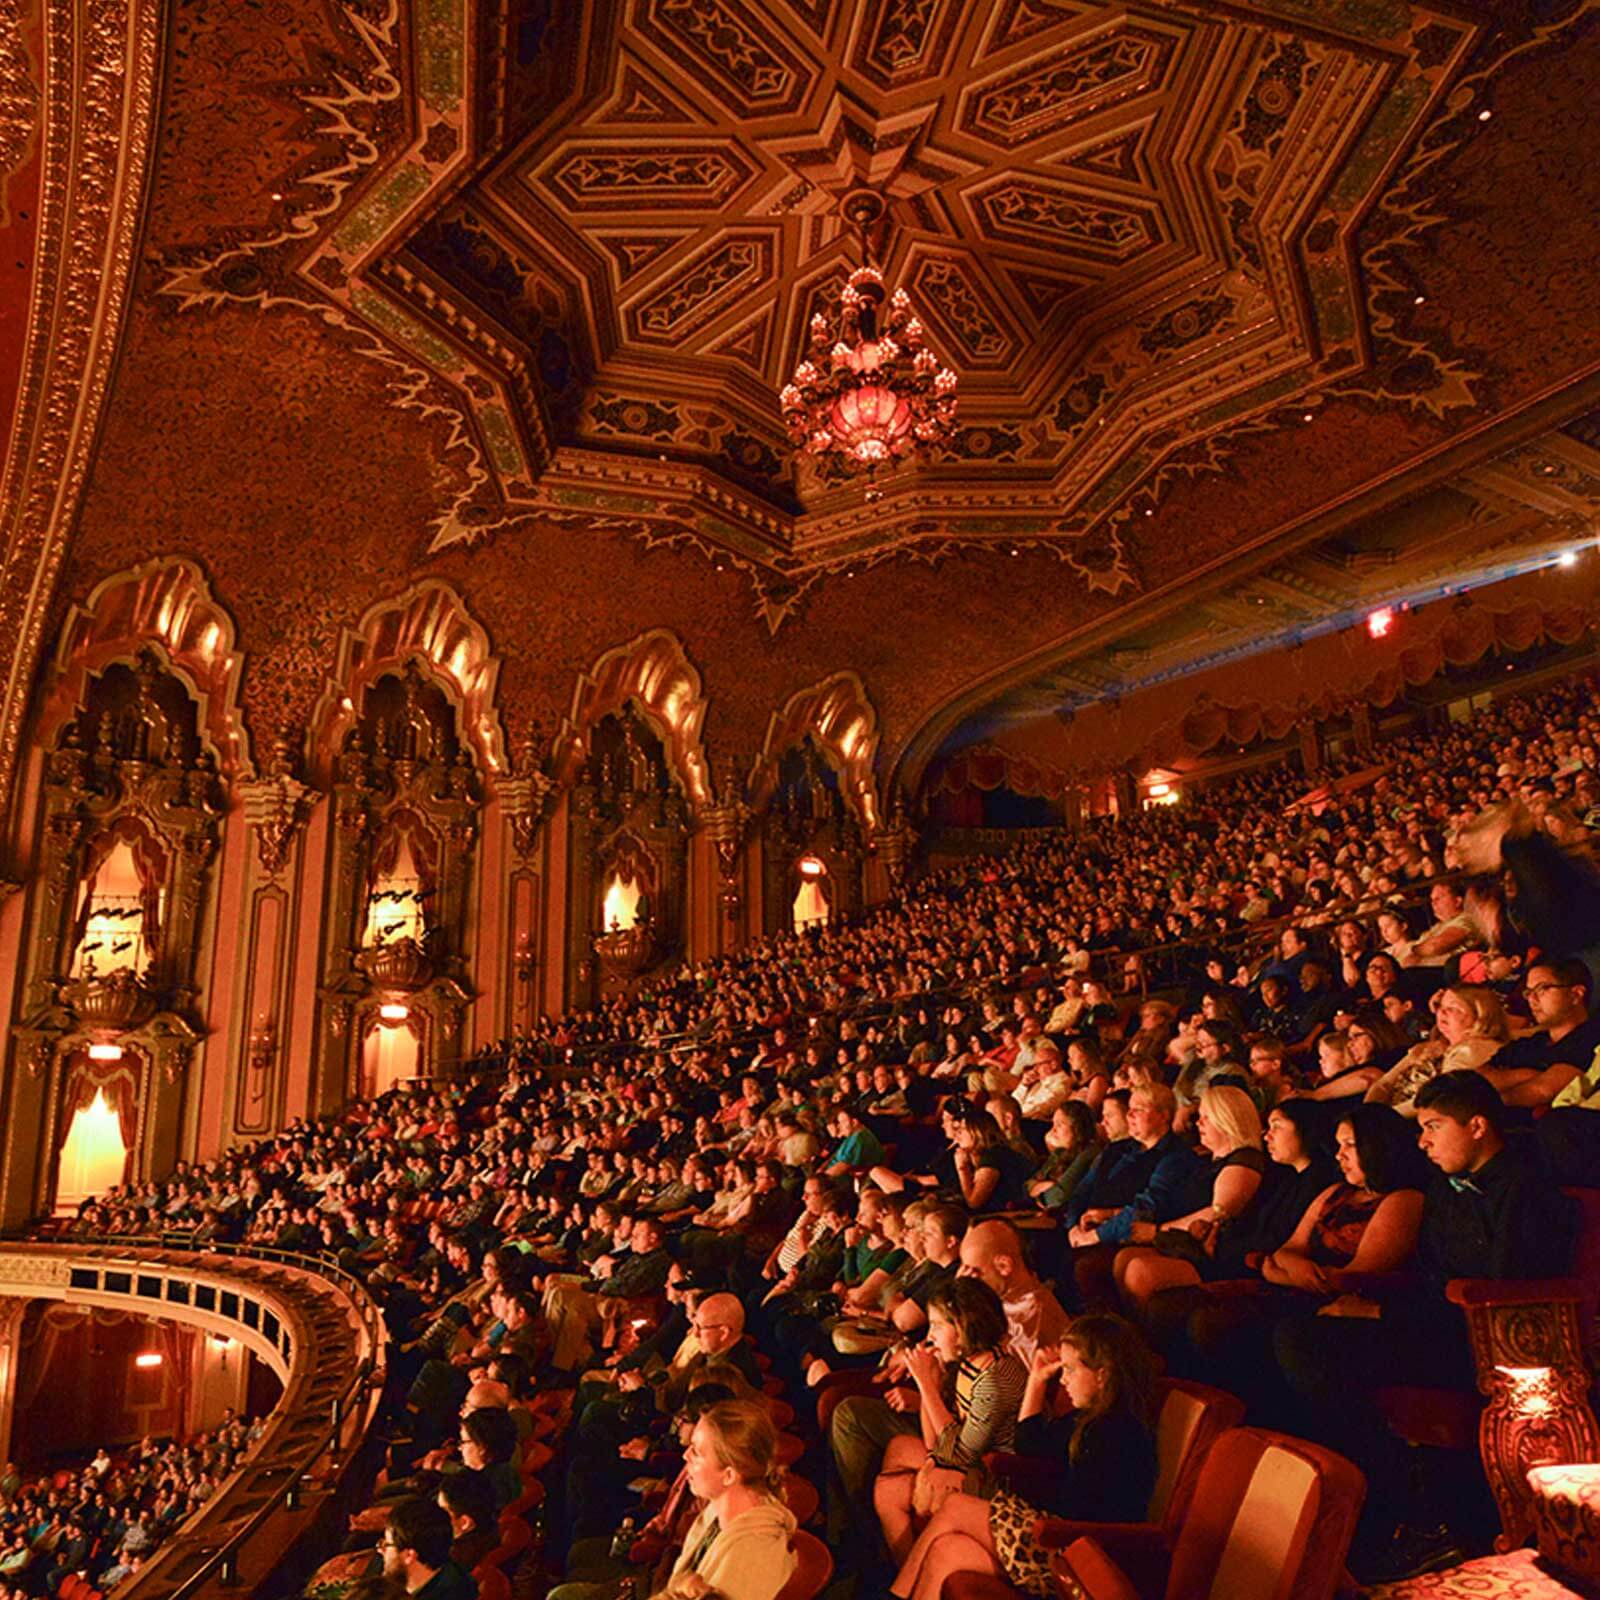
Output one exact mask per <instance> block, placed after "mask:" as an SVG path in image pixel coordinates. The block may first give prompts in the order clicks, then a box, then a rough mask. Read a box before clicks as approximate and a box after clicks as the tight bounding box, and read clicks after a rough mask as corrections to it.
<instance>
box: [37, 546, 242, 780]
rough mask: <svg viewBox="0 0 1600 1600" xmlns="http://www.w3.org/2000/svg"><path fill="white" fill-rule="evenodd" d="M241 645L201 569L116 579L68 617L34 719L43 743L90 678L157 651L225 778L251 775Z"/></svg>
mask: <svg viewBox="0 0 1600 1600" xmlns="http://www.w3.org/2000/svg"><path fill="white" fill-rule="evenodd" d="M237 638H238V631H237V629H236V628H235V626H234V621H233V618H232V617H231V616H230V615H229V614H228V612H227V611H226V609H224V607H223V606H222V605H221V604H219V603H218V601H217V600H216V599H215V598H214V597H213V595H212V593H211V589H210V586H209V585H208V584H207V582H206V579H205V574H204V573H203V572H202V571H201V570H200V566H199V564H198V563H197V562H194V561H191V560H189V559H188V558H187V557H183V556H158V557H156V558H155V559H154V560H151V561H146V562H144V563H142V564H141V565H140V566H137V567H134V568H132V569H131V570H129V571H126V572H119V573H115V574H113V575H112V576H111V577H109V578H107V579H105V580H104V581H103V582H101V583H99V584H97V585H96V586H95V588H94V590H93V591H92V592H91V593H90V595H89V598H88V599H87V600H86V601H85V602H84V603H83V605H81V606H74V607H73V608H72V609H71V611H69V612H68V613H67V620H66V622H65V624H64V625H63V627H62V629H61V639H60V642H59V644H58V645H57V647H56V655H55V660H54V662H53V663H52V665H51V674H50V679H49V681H48V683H47V685H46V688H45V696H44V705H43V709H42V711H41V713H40V727H39V733H40V738H41V740H42V742H44V743H45V744H46V745H48V744H50V743H52V742H53V741H54V739H55V737H56V736H57V734H58V733H59V732H60V730H61V727H62V725H63V724H64V723H65V722H66V721H68V720H69V719H70V718H71V717H72V716H74V715H75V714H76V712H77V710H78V707H79V706H80V705H81V704H82V703H83V696H84V693H85V690H86V689H87V687H88V682H89V678H90V676H91V675H92V674H94V673H96V672H100V671H102V670H104V668H106V667H107V666H109V665H110V664H111V663H112V662H113V661H124V662H128V663H130V664H131V663H132V662H134V661H135V660H136V659H137V658H138V655H139V652H140V651H141V650H146V649H153V650H155V652H156V654H157V656H158V657H159V658H160V659H161V661H162V664H163V665H164V666H166V667H169V668H170V669H171V670H172V672H173V673H174V674H175V675H176V676H177V677H178V678H179V679H180V680H181V681H182V682H183V684H184V686H185V687H186V688H187V689H188V690H189V692H190V693H191V694H192V695H193V696H194V699H195V702H196V704H197V705H198V707H199V727H200V730H201V733H202V734H203V736H204V737H205V739H206V742H207V743H208V744H209V745H210V747H211V750H212V753H213V754H214V755H215V756H216V758H217V766H218V769H219V770H220V772H221V774H222V776H223V777H224V779H227V780H233V779H237V778H250V777H253V776H254V775H255V763H254V761H253V759H252V757H251V753H250V735H249V731H248V729H247V728H246V727H245V723H244V718H243V716H242V714H241V712H240V709H239V683H240V678H241V676H242V674H243V671H244V661H245V657H244V652H243V651H241V650H240V649H239V648H238V645H237Z"/></svg>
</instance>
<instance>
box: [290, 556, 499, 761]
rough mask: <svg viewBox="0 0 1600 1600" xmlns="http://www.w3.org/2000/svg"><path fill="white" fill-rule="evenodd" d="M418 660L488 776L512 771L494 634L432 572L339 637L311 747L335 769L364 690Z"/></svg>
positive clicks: (375, 607) (313, 717) (381, 603)
mask: <svg viewBox="0 0 1600 1600" xmlns="http://www.w3.org/2000/svg"><path fill="white" fill-rule="evenodd" d="M409 662H415V663H416V664H417V665H418V666H419V667H420V668H421V669H422V670H423V671H424V672H425V673H426V674H427V675H428V676H429V677H431V678H432V679H433V680H434V681H435V682H436V683H438V685H439V686H440V687H441V688H442V689H444V691H445V693H446V694H447V695H448V696H449V698H450V699H451V700H452V701H453V702H454V704H455V706H456V708H457V710H458V712H459V713H460V717H461V737H462V739H463V740H464V741H465V742H466V743H467V744H469V745H470V746H471V747H472V749H473V750H474V752H475V753H476V755H477V757H478V766H479V770H480V771H481V772H482V773H483V774H484V775H485V776H487V777H490V778H501V777H506V776H508V775H509V773H510V770H511V768H510V763H509V762H508V761H507V760H506V740H505V728H504V725H503V724H502V723H501V720H500V710H499V707H498V706H497V705H496V704H495V694H496V691H497V689H498V687H499V683H500V658H499V657H498V656H497V655H495V654H494V652H493V651H492V649H491V648H490V645H489V635H488V632H487V630H486V629H485V628H484V627H483V625H482V624H481V623H479V622H478V621H477V619H476V618H475V617H473V615H472V613H471V612H470V611H468V610H467V605H466V602H465V601H464V600H463V599H462V598H461V596H460V595H459V594H457V593H456V591H455V590H454V589H453V588H452V587H451V586H450V585H449V584H448V583H444V582H441V581H440V580H439V579H437V578H425V579H423V581H422V582H420V583H415V584H413V585H412V586H411V587H410V588H409V589H407V590H406V591H405V592H404V593H403V594H400V595H396V596H394V597H393V598H392V599H389V600H380V601H378V602H377V604H375V605H373V606H370V607H369V608H368V609H367V611H366V612H365V613H363V615H362V618H361V620H360V622H359V623H357V624H356V626H355V627H354V628H353V629H351V628H346V629H345V630H344V632H343V634H342V636H341V637H340V640H339V650H338V655H337V657H336V659H335V662H334V669H333V675H332V676H331V677H330V678H329V679H328V681H327V683H326V685H325V687H324V689H323V692H322V697H321V698H320V699H319V700H318V701H317V704H316V707H315V709H314V710H313V711H312V713H311V728H310V733H309V738H308V752H309V754H310V756H311V758H312V760H313V762H314V763H315V764H316V765H317V766H318V767H319V768H320V769H321V770H323V771H328V770H331V768H332V765H333V762H334V758H335V757H336V756H337V754H338V751H339V747H340V745H341V743H342V742H343V739H344V736H345V734H346V733H347V732H348V731H349V730H350V728H351V727H352V726H353V725H354V723H355V719H356V712H357V708H358V707H359V706H360V704H361V697H362V695H363V693H364V692H365V691H366V690H367V689H368V688H369V687H370V686H371V685H372V684H373V683H375V682H376V681H377V680H378V679H379V678H381V677H382V676H383V675H384V673H386V672H393V671H396V670H398V669H400V668H402V667H404V666H406V665H407V663H409Z"/></svg>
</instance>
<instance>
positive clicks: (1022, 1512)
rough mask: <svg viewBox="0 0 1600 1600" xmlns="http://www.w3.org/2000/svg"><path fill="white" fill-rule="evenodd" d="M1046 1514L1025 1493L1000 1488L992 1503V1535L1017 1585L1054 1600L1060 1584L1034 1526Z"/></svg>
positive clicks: (998, 1551)
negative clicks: (1057, 1583)
mask: <svg viewBox="0 0 1600 1600" xmlns="http://www.w3.org/2000/svg"><path fill="white" fill-rule="evenodd" d="M1043 1515H1044V1512H1042V1511H1040V1510H1039V1509H1038V1507H1037V1506H1031V1505H1029V1504H1028V1502H1027V1501H1026V1500H1024V1499H1023V1498H1022V1496H1021V1495H1018V1494H1012V1493H1011V1491H1010V1490H1009V1489H1000V1490H997V1491H996V1493H995V1495H994V1498H993V1499H992V1500H990V1502H989V1537H990V1538H992V1539H993V1540H994V1550H995V1554H996V1555H997V1556H998V1557H999V1558H1000V1565H1001V1566H1002V1567H1004V1568H1005V1574H1006V1577H1007V1579H1008V1580H1009V1581H1010V1583H1011V1585H1012V1587H1013V1588H1016V1589H1021V1590H1022V1591H1023V1593H1024V1594H1033V1595H1039V1596H1040V1597H1041V1600H1053V1597H1054V1595H1055V1592H1056V1586H1055V1581H1054V1579H1053V1578H1052V1577H1051V1576H1050V1552H1049V1551H1048V1550H1046V1549H1044V1548H1043V1547H1042V1546H1041V1545H1040V1543H1039V1541H1038V1540H1037V1539H1035V1538H1034V1536H1033V1529H1034V1525H1035V1524H1036V1523H1037V1522H1038V1520H1039V1518H1040V1517H1042V1516H1043Z"/></svg>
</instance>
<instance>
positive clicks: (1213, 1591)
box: [1167, 1428, 1366, 1600]
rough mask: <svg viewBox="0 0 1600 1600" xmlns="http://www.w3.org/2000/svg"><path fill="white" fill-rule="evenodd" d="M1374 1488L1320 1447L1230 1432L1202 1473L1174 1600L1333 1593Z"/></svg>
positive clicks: (1294, 1598)
mask: <svg viewBox="0 0 1600 1600" xmlns="http://www.w3.org/2000/svg"><path fill="white" fill-rule="evenodd" d="M1365 1493H1366V1482H1365V1480H1364V1479H1363V1478H1362V1476H1361V1473H1360V1472H1359V1471H1358V1470H1357V1469H1356V1468H1355V1467H1354V1466H1353V1465H1352V1464H1351V1463H1350V1462H1348V1461H1346V1460H1345V1459H1344V1457H1343V1456H1339V1455H1335V1454H1334V1452H1333V1451H1331V1450H1325V1449H1323V1448H1322V1446H1321V1445H1315V1444H1311V1443H1309V1442H1308V1441H1307V1440H1304V1439H1294V1438H1290V1437H1289V1436H1288V1435H1287V1434H1282V1433H1269V1432H1267V1431H1266V1430H1265V1429H1263V1428H1232V1429H1230V1430H1229V1431H1228V1432H1226V1433H1224V1434H1223V1435H1222V1437H1221V1438H1220V1439H1218V1440H1217V1442H1216V1443H1215V1444H1214V1445H1213V1446H1212V1447H1211V1451H1210V1454H1209V1455H1208V1456H1207V1457H1206V1461H1205V1465H1204V1466H1203V1467H1202V1468H1201V1470H1200V1477H1199V1481H1198V1483H1197V1485H1196V1488H1195V1493H1194V1496H1193V1499H1192V1500H1191V1502H1190V1505H1189V1510H1188V1513H1187V1514H1186V1515H1185V1517H1184V1519H1183V1525H1182V1527H1181V1529H1180V1530H1179V1533H1178V1540H1177V1544H1176V1546H1175V1548H1174V1550H1173V1553H1172V1566H1171V1568H1170V1569H1169V1571H1168V1574H1167V1600H1240V1597H1242V1596H1245V1595H1248V1596H1249V1597H1250V1600H1331V1596H1332V1595H1333V1593H1334V1591H1335V1589H1336V1587H1337V1586H1338V1583H1339V1580H1340V1578H1341V1577H1342V1575H1343V1573H1344V1561H1345V1555H1346V1553H1347V1552H1348V1550H1349V1548H1350V1539H1351V1536H1352V1535H1353V1534H1354V1532H1355V1524H1356V1515H1357V1513H1358V1512H1359V1511H1360V1509H1361V1501H1362V1499H1363V1497H1364V1495H1365Z"/></svg>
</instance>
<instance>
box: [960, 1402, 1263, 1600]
mask: <svg viewBox="0 0 1600 1600" xmlns="http://www.w3.org/2000/svg"><path fill="white" fill-rule="evenodd" d="M1158 1389H1159V1392H1160V1395H1161V1409H1160V1411H1158V1412H1157V1414H1156V1481H1155V1487H1154V1488H1153V1489H1152V1490H1151V1492H1150V1501H1149V1504H1148V1505H1147V1506H1146V1508H1145V1520H1144V1521H1143V1522H1068V1521H1064V1520H1063V1519H1062V1518H1060V1517H1046V1518H1043V1519H1042V1521H1043V1527H1042V1528H1041V1530H1040V1533H1041V1538H1042V1540H1043V1542H1044V1544H1045V1545H1046V1546H1047V1547H1048V1548H1050V1549H1052V1550H1063V1549H1065V1548H1066V1547H1067V1546H1068V1545H1069V1544H1071V1543H1072V1542H1073V1541H1074V1540H1076V1539H1081V1538H1092V1539H1094V1540H1095V1541H1096V1542H1097V1543H1098V1544H1099V1545H1100V1546H1101V1548H1102V1549H1104V1550H1105V1551H1106V1552H1107V1553H1108V1554H1109V1555H1110V1556H1111V1557H1112V1558H1113V1559H1114V1560H1115V1561H1116V1562H1117V1563H1118V1564H1119V1565H1120V1566H1121V1567H1122V1568H1123V1569H1124V1571H1126V1572H1127V1574H1128V1575H1129V1578H1130V1580H1131V1581H1132V1582H1134V1583H1136V1584H1138V1585H1140V1586H1141V1587H1142V1588H1145V1589H1147V1590H1148V1591H1149V1592H1151V1593H1156V1594H1159V1593H1160V1591H1161V1586H1162V1585H1163V1584H1164V1583H1165V1581H1166V1575H1167V1564H1168V1562H1169V1561H1170V1560H1171V1559H1172V1547H1173V1545H1174V1544H1175V1543H1176V1542H1177V1538H1178V1529H1179V1527H1180V1526H1181V1525H1182V1522H1183V1517H1184V1513H1185V1512H1186V1511H1187V1510H1188V1508H1189V1502H1190V1500H1191V1498H1192V1497H1193V1495H1194V1486H1195V1483H1196V1481H1197V1480H1198V1479H1199V1476H1200V1469H1201V1467H1202V1466H1203V1465H1204V1464H1205V1459H1206V1456H1207V1454H1208V1452H1209V1451H1210V1449H1211V1446H1212V1445H1213V1444H1214V1443H1215V1442H1216V1440H1217V1439H1218V1437H1220V1435H1221V1434H1223V1433H1224V1432H1226V1431H1227V1429H1229V1428H1233V1427H1237V1426H1238V1425H1239V1423H1240V1422H1242V1421H1243V1420H1244V1402H1243V1401H1242V1400H1239V1399H1237V1398H1236V1397H1235V1396H1233V1395H1231V1394H1228V1393H1227V1392H1226V1391H1225V1390H1222V1389H1213V1388H1211V1387H1210V1386H1209V1385H1207V1384H1203V1383H1185V1382H1183V1381H1181V1380H1180V1379H1177V1378H1164V1379H1162V1380H1161V1382H1160V1383H1159V1385H1158ZM985 1459H986V1462H987V1464H988V1466H989V1468H990V1470H991V1471H993V1472H994V1474H995V1476H996V1477H997V1478H999V1480H1000V1481H1001V1482H1002V1483H1003V1484H1005V1485H1006V1487H1007V1488H1009V1489H1012V1490H1014V1491H1015V1492H1016V1493H1017V1494H1020V1495H1023V1496H1024V1497H1030V1488H1031V1486H1032V1484H1035V1483H1037V1482H1038V1479H1039V1477H1040V1476H1041V1474H1043V1473H1048V1472H1053V1471H1055V1470H1057V1468H1056V1465H1055V1463H1054V1462H1049V1461H1034V1460H1032V1459H1030V1458H1029V1457H1026V1456H1005V1455H994V1456H990V1457H986V1458H985ZM940 1595H941V1600H1016V1596H1017V1591H1016V1590H1015V1589H1013V1588H1012V1587H1011V1585H1010V1584H1008V1583H1007V1582H1006V1581H1005V1580H1004V1579H1003V1578H998V1577H994V1576H992V1575H990V1574H988V1573H977V1572H957V1573H952V1574H951V1576H950V1577H948V1578H946V1579H945V1581H944V1587H943V1589H942V1590H941V1591H940Z"/></svg>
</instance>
